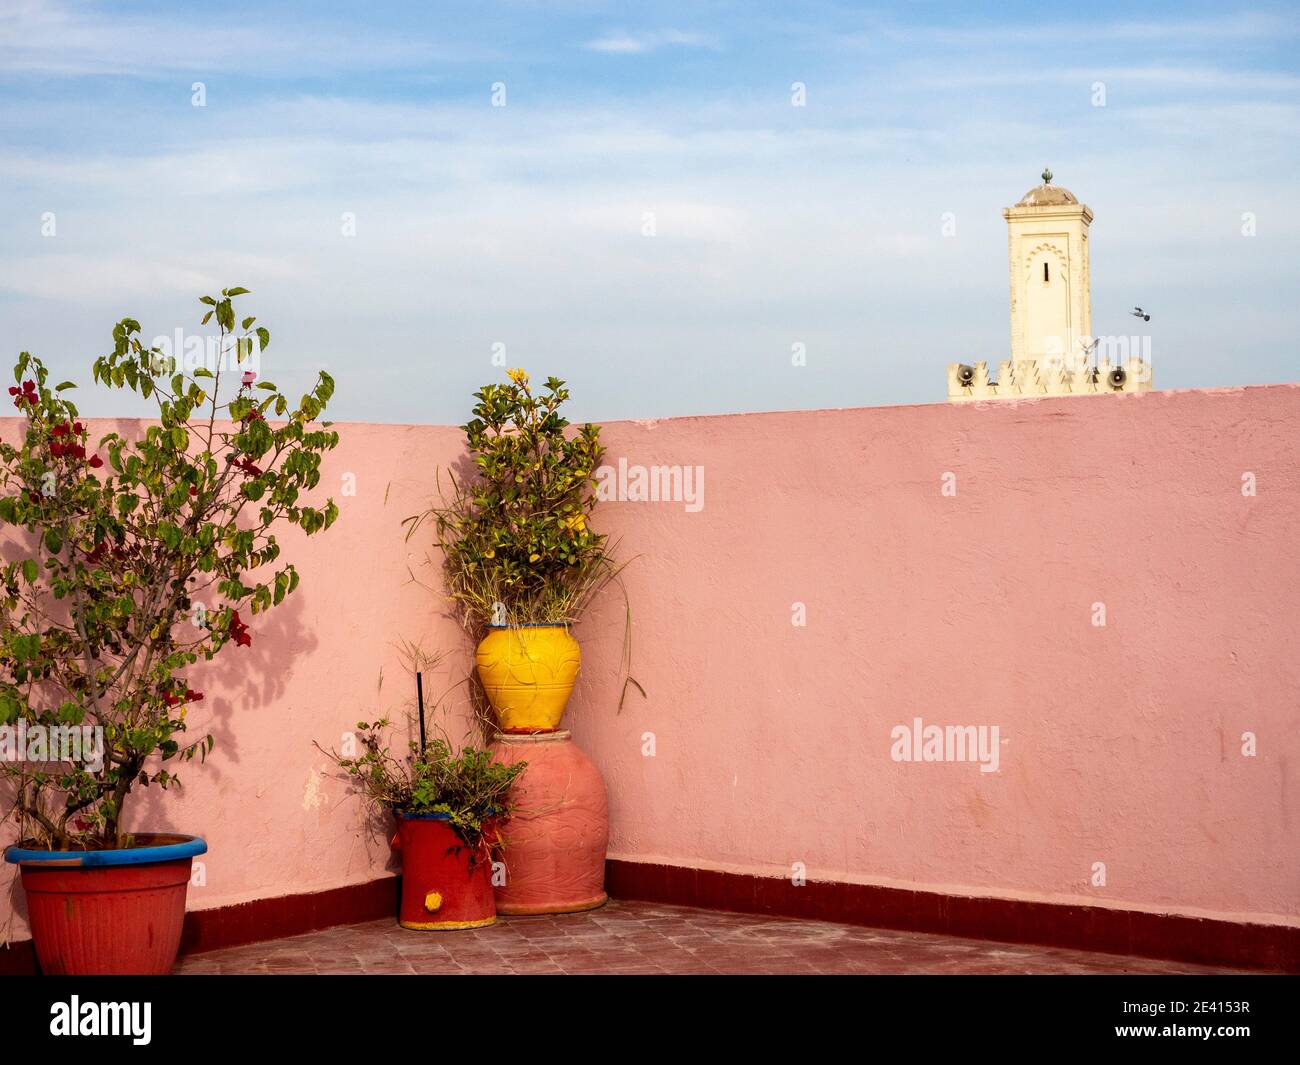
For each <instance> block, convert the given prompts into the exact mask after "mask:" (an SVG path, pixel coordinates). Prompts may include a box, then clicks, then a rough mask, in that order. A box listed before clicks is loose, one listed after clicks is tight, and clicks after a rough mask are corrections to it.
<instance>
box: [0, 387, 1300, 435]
mask: <svg viewBox="0 0 1300 1065" xmlns="http://www.w3.org/2000/svg"><path fill="white" fill-rule="evenodd" d="M1268 392H1274V393H1279V394H1287V393H1294V394H1296V395H1297V398H1300V381H1295V382H1292V381H1286V382H1280V383H1276V384H1265V385H1228V386H1217V387H1212V388H1161V389H1151V390H1150V391H1146V392H1131V393H1115V394H1113V395H1112V394H1106V395H1098V396H1049V395H1044V396H1019V397H1015V398H1003V399H996V400H987V401H985V400H974V401H971V402H968V403H951V402H949V400H948V397H947V396H940V397H937V398H935V399H933V400H929V401H926V402H924V403H881V404H874V405H873V404H860V405H857V406H849V407H791V408H783V409H778V410H761V411H723V412H711V413H704V414H673V415H667V416H665V417H662V418H599V417H593V418H585V419H577V420H582V421H592V422H597V423H599V424H601V425H630V426H635V427H637V428H640V429H654V428H655V427H656V426H659V425H662V424H666V423H672V422H720V421H723V420H725V419H729V418H748V419H751V420H755V419H760V418H773V417H789V416H790V415H795V414H851V413H854V412H856V411H879V412H885V411H906V410H917V409H924V408H934V409H935V410H936V411H940V410H942V411H947V412H953V411H956V410H960V409H963V408H966V409H969V408H974V409H976V410H986V409H987V410H992V409H996V410H1005V409H1008V408H1018V407H1022V406H1024V405H1026V404H1035V403H1060V402H1065V403H1067V404H1078V403H1081V402H1082V403H1084V404H1085V405H1087V404H1096V403H1113V402H1122V401H1126V400H1127V401H1130V402H1139V403H1140V402H1156V401H1158V400H1161V399H1164V400H1176V399H1187V398H1192V397H1205V398H1228V397H1233V396H1242V395H1245V394H1246V393H1261V394H1262V393H1268ZM81 417H82V419H83V420H84V421H88V422H96V423H103V424H108V423H114V424H121V425H127V424H144V423H152V422H153V421H154V420H155V419H152V418H141V417H129V416H123V415H111V414H108V415H99V414H87V413H85V412H83V413H82V415H81ZM24 420H25V419H23V418H22V416H21V415H7V414H0V428H3V429H8V428H9V427H10V426H11V425H17V423H19V422H21V421H24ZM268 420H269V421H270V422H271V423H272V424H275V423H276V422H277V421H278V420H280V419H275V418H271V419H268ZM331 421H332V424H333V425H334V426H335V427H337V428H342V427H344V426H348V427H354V428H368V427H373V428H376V429H388V430H416V429H445V430H447V431H449V432H459V431H460V426H459V425H454V424H451V423H448V422H368V421H367V422H354V421H345V420H343V419H339V418H334V419H331Z"/></svg>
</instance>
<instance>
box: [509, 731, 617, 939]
mask: <svg viewBox="0 0 1300 1065" xmlns="http://www.w3.org/2000/svg"><path fill="white" fill-rule="evenodd" d="M491 749H492V752H493V754H494V755H495V756H496V760H497V761H498V762H502V763H504V764H506V765H513V764H514V763H515V762H527V763H528V768H527V769H525V770H524V772H523V775H522V776H520V777H519V780H518V781H517V783H516V784H515V786H514V790H513V802H514V804H515V809H514V811H513V813H512V814H511V816H510V819H509V820H508V821H506V822H505V823H504V824H503V825H502V826H501V835H502V837H503V839H504V841H505V850H504V857H505V865H506V871H505V883H504V885H501V884H499V885H498V886H497V889H496V895H497V912H498V913H503V914H539V913H576V912H578V911H579V910H591V909H595V908H596V907H597V906H601V905H604V903H605V902H606V900H607V898H608V896H606V894H605V845H606V843H607V842H608V840H609V807H608V804H607V801H606V798H605V781H604V780H603V779H602V778H601V775H600V771H599V770H598V769H597V768H596V767H595V765H593V764H592V761H591V759H590V758H588V757H587V756H586V755H585V754H583V753H582V751H581V750H580V749H579V747H578V746H577V744H575V743H574V742H573V737H572V734H571V733H570V732H569V731H568V730H567V729H559V730H557V731H555V732H544V733H538V734H535V735H498V736H497V738H496V740H495V741H494V742H493V744H492V747H491Z"/></svg>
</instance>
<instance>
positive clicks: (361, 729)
mask: <svg viewBox="0 0 1300 1065" xmlns="http://www.w3.org/2000/svg"><path fill="white" fill-rule="evenodd" d="M388 728H389V721H388V720H387V719H386V718H384V719H381V720H379V721H374V722H365V721H359V722H358V723H357V739H358V740H359V741H360V745H361V750H362V753H361V754H359V755H357V756H355V757H344V756H342V755H340V754H338V753H337V752H335V751H332V750H326V749H325V748H324V747H321V746H320V744H316V748H317V750H319V751H321V752H322V753H323V754H324V755H325V756H326V757H328V758H329V759H330V760H331V761H333V762H334V763H335V764H336V765H337V766H338V767H339V768H340V769H342V770H343V771H344V772H345V773H347V774H348V776H350V777H351V778H352V780H353V782H354V783H355V784H356V786H357V787H358V788H359V789H360V790H361V792H362V794H363V795H364V796H365V797H366V799H367V801H369V802H370V803H372V804H373V805H375V806H376V807H380V808H382V809H384V810H387V811H389V812H392V813H395V814H396V813H406V814H446V815H447V817H448V820H449V822H450V824H451V827H452V828H453V829H454V830H455V831H456V834H457V835H459V836H460V838H461V839H462V840H464V841H465V843H466V845H468V846H469V847H471V848H473V849H474V850H475V851H477V850H478V849H479V848H480V847H481V846H482V845H483V844H484V843H485V842H486V843H488V844H491V843H493V842H494V840H495V833H494V832H492V831H491V826H492V824H493V823H494V822H498V821H502V820H504V819H505V818H507V817H508V816H509V815H510V811H511V809H512V804H511V801H510V789H511V787H512V786H513V785H514V782H515V781H516V780H517V779H518V777H519V775H520V774H521V773H522V772H523V771H524V769H525V767H526V766H527V765H528V763H527V762H516V763H515V764H514V765H509V766H507V765H502V764H501V763H499V762H494V761H493V760H492V753H491V752H490V751H484V750H479V749H478V748H475V747H464V748H462V749H461V750H460V752H459V753H457V752H455V751H454V750H453V749H452V746H451V744H450V743H448V742H447V741H446V740H445V739H442V738H437V739H433V740H430V741H429V742H428V744H427V745H426V746H425V748H424V750H423V751H421V750H420V746H419V744H418V743H416V742H415V741H414V740H412V741H411V742H410V744H409V751H408V753H407V756H406V758H405V759H403V760H399V759H397V758H395V757H394V756H393V755H392V754H391V753H390V752H389V748H388V744H387V742H386V741H385V739H384V734H385V733H386V731H387V730H388ZM485 837H486V838H485Z"/></svg>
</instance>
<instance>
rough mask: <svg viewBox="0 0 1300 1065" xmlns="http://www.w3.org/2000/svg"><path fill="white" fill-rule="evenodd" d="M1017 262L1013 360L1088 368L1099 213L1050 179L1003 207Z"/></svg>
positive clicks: (1012, 262)
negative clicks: (1091, 239)
mask: <svg viewBox="0 0 1300 1065" xmlns="http://www.w3.org/2000/svg"><path fill="white" fill-rule="evenodd" d="M1002 217H1003V218H1005V219H1006V220H1007V254H1008V259H1009V261H1010V267H1011V361H1012V362H1013V363H1016V362H1023V361H1025V360H1027V359H1034V360H1037V361H1038V363H1039V365H1040V366H1042V367H1044V368H1056V367H1064V368H1066V369H1074V368H1075V367H1076V366H1082V364H1083V361H1084V360H1085V359H1086V358H1087V356H1088V354H1089V352H1088V345H1089V344H1090V343H1091V341H1092V293H1091V284H1090V280H1089V276H1088V225H1089V223H1091V222H1092V211H1090V210H1089V209H1088V207H1087V206H1086V205H1085V204H1081V203H1080V202H1079V201H1078V200H1077V199H1075V197H1074V194H1073V193H1072V192H1070V191H1069V189H1063V188H1061V187H1060V186H1059V185H1053V184H1052V172H1051V171H1050V170H1044V171H1043V183H1042V184H1041V185H1038V186H1036V187H1034V188H1032V189H1030V190H1029V191H1028V192H1026V193H1025V194H1024V196H1022V197H1021V199H1020V202H1019V203H1017V204H1016V205H1015V206H1014V207H1007V208H1005V209H1004V210H1003V212H1002Z"/></svg>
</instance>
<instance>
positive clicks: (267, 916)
mask: <svg viewBox="0 0 1300 1065" xmlns="http://www.w3.org/2000/svg"><path fill="white" fill-rule="evenodd" d="M400 884H401V880H400V879H399V878H398V877H391V876H386V877H384V878H382V879H380V880H371V881H370V882H369V883H366V884H350V885H348V886H347V887H341V888H334V889H332V890H330V891H318V892H315V893H313V894H310V895H282V896H280V897H279V898H274V899H254V900H253V901H252V902H243V903H240V904H239V905H237V906H218V907H217V908H216V909H212V910H191V911H190V912H189V913H187V914H186V915H185V929H184V931H183V932H182V933H181V953H182V954H197V953H199V952H200V951H205V950H220V949H221V948H222V947H237V946H240V945H241V944H244V943H260V942H261V941H263V940H266V939H283V938H284V937H285V936H297V935H301V934H302V933H303V932H315V931H316V930H317V929H320V928H332V927H333V926H334V925H340V924H358V923H360V922H361V921H377V920H379V918H381V917H392V918H393V919H394V920H396V918H397V900H398V890H399V888H400Z"/></svg>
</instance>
